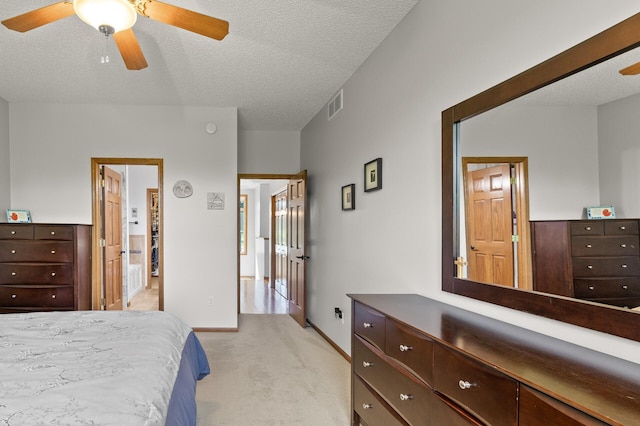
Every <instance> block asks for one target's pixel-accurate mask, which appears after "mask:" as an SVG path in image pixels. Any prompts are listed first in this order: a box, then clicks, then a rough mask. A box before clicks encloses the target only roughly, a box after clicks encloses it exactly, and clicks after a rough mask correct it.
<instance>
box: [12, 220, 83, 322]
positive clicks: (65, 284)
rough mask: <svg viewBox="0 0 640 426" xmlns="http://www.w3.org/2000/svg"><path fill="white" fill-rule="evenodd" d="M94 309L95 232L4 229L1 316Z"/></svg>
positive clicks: (78, 227)
mask: <svg viewBox="0 0 640 426" xmlns="http://www.w3.org/2000/svg"><path fill="white" fill-rule="evenodd" d="M89 309H91V226H90V225H64V224H12V223H3V224H0V313H16V312H33V311H68V310H89Z"/></svg>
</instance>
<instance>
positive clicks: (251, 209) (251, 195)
mask: <svg viewBox="0 0 640 426" xmlns="http://www.w3.org/2000/svg"><path fill="white" fill-rule="evenodd" d="M240 192H241V193H242V194H247V207H248V210H247V237H246V238H247V254H246V255H240V276H242V277H253V276H255V274H256V262H255V259H256V227H255V225H254V224H255V220H256V219H255V218H256V214H255V204H256V203H257V202H256V190H255V188H243V189H242V190H241V191H240Z"/></svg>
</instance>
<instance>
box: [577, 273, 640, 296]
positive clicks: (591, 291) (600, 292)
mask: <svg viewBox="0 0 640 426" xmlns="http://www.w3.org/2000/svg"><path fill="white" fill-rule="evenodd" d="M573 291H574V296H575V297H579V298H580V299H594V298H607V297H640V278H638V277H633V278H607V279H601V280H599V279H593V280H588V279H575V280H574V281H573Z"/></svg>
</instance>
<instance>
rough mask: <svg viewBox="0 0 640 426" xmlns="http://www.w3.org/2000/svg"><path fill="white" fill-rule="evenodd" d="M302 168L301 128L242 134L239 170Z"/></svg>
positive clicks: (284, 171)
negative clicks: (287, 130) (298, 129)
mask: <svg viewBox="0 0 640 426" xmlns="http://www.w3.org/2000/svg"><path fill="white" fill-rule="evenodd" d="M299 171H300V132H297V131H296V132H294V131H289V132H286V131H283V132H275V131H254V130H250V131H243V132H240V133H239V134H238V173H274V174H279V173H282V174H294V173H298V172H299Z"/></svg>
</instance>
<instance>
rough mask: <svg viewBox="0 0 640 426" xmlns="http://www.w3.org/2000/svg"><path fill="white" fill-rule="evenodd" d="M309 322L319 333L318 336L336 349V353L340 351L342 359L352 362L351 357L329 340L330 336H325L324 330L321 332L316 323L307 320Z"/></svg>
mask: <svg viewBox="0 0 640 426" xmlns="http://www.w3.org/2000/svg"><path fill="white" fill-rule="evenodd" d="M307 322H308V323H309V325H311V327H312V328H313V329H314V330H315V331H317V332H318V334H319V335H320V336H322V338H323V339H324V340H326V341H327V342H328V343H329V344H330V345H331V346H332V347H333V349H335V350H336V351H338V353H339V354H340V355H342V357H343V358H344V359H346V360H347V361H349V362H351V357H350V356H349V355H348V354H347V353H346V352H345V351H343V350H342V348H341V347H340V346H338V345H337V344H336V343H335V342H334V341H333V340H331V339H330V338H329V336H327V335H326V334H324V333H323V332H322V330H320V329H319V328H318V327H316V326H315V324H314V323H312V322H311V321H309V320H307Z"/></svg>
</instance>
